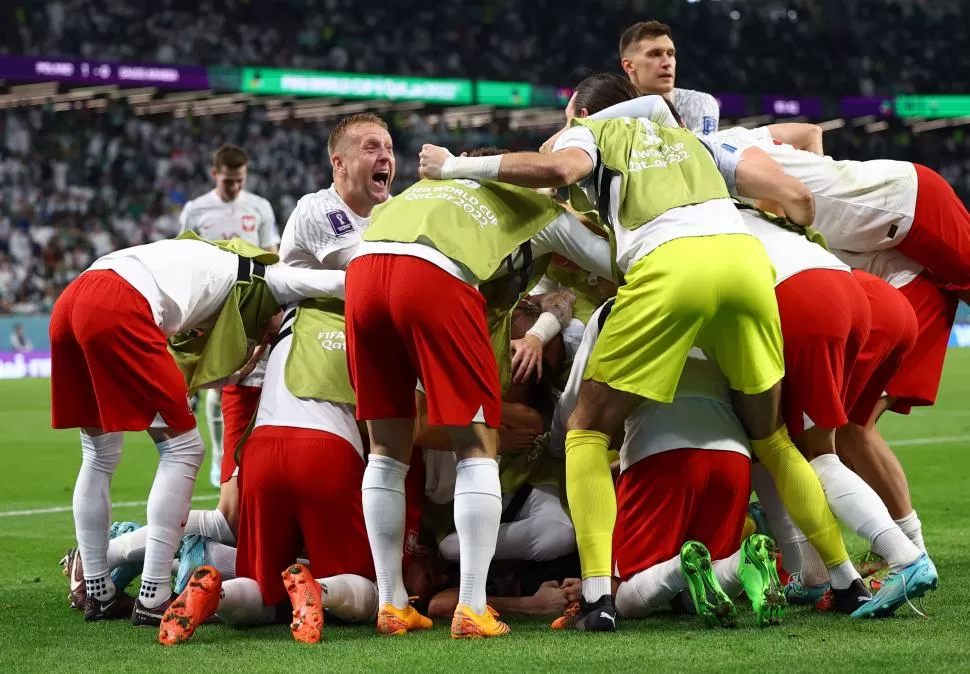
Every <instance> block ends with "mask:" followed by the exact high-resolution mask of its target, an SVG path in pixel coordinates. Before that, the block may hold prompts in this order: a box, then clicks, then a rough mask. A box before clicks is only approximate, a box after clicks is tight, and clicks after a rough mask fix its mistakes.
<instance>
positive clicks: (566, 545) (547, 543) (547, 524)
mask: <svg viewBox="0 0 970 674" xmlns="http://www.w3.org/2000/svg"><path fill="white" fill-rule="evenodd" d="M537 524H538V526H537V527H536V535H535V536H534V537H533V544H532V553H531V555H530V556H529V560H530V561H533V562H547V561H549V560H552V559H558V558H560V557H565V556H566V555H568V554H570V553H572V552H575V551H576V530H575V529H574V528H573V525H572V522H569V521H568V520H545V521H543V522H541V523H537Z"/></svg>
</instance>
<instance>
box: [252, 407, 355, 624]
mask: <svg viewBox="0 0 970 674" xmlns="http://www.w3.org/2000/svg"><path fill="white" fill-rule="evenodd" d="M363 478H364V460H363V459H362V458H361V457H360V455H359V454H358V453H357V450H355V449H354V447H353V445H351V444H350V443H349V442H347V441H346V440H344V439H343V438H341V437H338V436H336V435H333V434H331V433H327V432H325V431H317V430H308V429H303V428H289V427H282V426H259V427H258V428H256V429H255V430H254V431H253V433H252V435H250V436H249V439H248V440H247V441H246V444H245V445H244V446H243V449H242V455H241V462H240V469H239V500H240V505H239V536H238V544H237V548H238V553H237V556H236V574H237V575H239V576H241V577H245V578H252V579H253V580H255V581H256V582H257V583H259V589H260V592H261V593H262V595H263V603H264V604H265V605H266V606H275V605H276V604H278V603H280V602H282V601H284V600H286V598H287V594H286V589H285V588H284V587H283V580H282V578H281V577H280V574H281V573H282V572H283V571H284V570H285V569H286V567H287V566H289V565H290V564H292V563H293V562H294V561H295V560H296V558H297V557H299V556H300V554H301V553H302V552H303V551H304V549H305V550H306V553H307V558H308V559H309V560H310V565H311V567H312V569H313V575H314V577H316V578H327V577H330V576H336V575H339V574H342V573H352V574H356V575H358V576H363V577H364V578H369V579H371V580H374V562H373V561H372V559H371V552H370V545H369V543H368V541H367V530H366V529H365V527H364V510H363V506H362V504H361V496H360V486H361V482H362V480H363Z"/></svg>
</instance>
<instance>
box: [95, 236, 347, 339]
mask: <svg viewBox="0 0 970 674" xmlns="http://www.w3.org/2000/svg"><path fill="white" fill-rule="evenodd" d="M98 269H110V270H112V271H114V272H115V273H116V274H118V275H119V276H120V277H121V278H123V279H125V280H126V281H127V282H128V283H130V284H131V286H132V287H133V288H134V289H135V290H137V291H138V292H139V293H140V294H141V295H142V296H143V297H144V298H145V299H146V300H147V301H148V304H149V306H150V307H151V310H152V314H153V316H154V318H155V324H156V325H158V327H159V328H161V330H162V332H163V333H165V335H166V336H167V337H171V336H172V335H174V334H176V333H178V332H182V331H183V330H188V329H189V328H202V327H208V326H209V325H211V323H212V322H214V320H215V317H216V316H217V315H218V312H219V311H220V310H221V309H222V305H223V304H224V303H225V301H226V298H227V297H228V296H229V291H230V290H231V289H232V287H233V286H234V285H235V284H236V281H237V278H238V274H239V257H238V256H237V255H236V254H234V253H230V252H229V251H225V250H222V249H221V248H217V247H216V246H213V245H211V244H208V243H205V242H204V241H184V240H178V239H163V240H162V241H156V242H154V243H148V244H145V245H142V246H135V247H133V248H125V249H123V250H118V251H115V252H113V253H109V254H108V255H105V256H104V257H102V258H99V259H98V260H96V261H95V262H94V264H92V265H91V266H90V267H89V269H88V271H92V270H98ZM265 280H266V285H267V286H269V289H270V291H271V292H272V293H273V296H274V297H275V298H276V301H277V302H278V303H279V304H281V305H282V304H286V303H288V302H295V301H298V300H301V299H304V298H309V297H330V296H333V297H341V298H342V297H343V294H344V274H343V272H338V271H311V270H308V269H293V268H291V267H287V266H286V265H284V264H274V265H267V266H266V276H265Z"/></svg>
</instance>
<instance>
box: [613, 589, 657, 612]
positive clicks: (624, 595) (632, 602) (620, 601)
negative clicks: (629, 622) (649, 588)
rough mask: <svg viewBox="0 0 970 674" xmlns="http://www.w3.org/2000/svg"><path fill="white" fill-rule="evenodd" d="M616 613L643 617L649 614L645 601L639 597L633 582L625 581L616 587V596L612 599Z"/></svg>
mask: <svg viewBox="0 0 970 674" xmlns="http://www.w3.org/2000/svg"><path fill="white" fill-rule="evenodd" d="M613 605H614V606H615V607H616V611H617V613H619V614H620V615H621V616H622V617H624V618H644V617H646V616H647V615H649V614H650V610H649V609H648V607H647V605H646V603H644V602H643V601H642V600H641V599H640V593H639V592H637V590H636V587H634V585H633V583H631V582H629V581H627V582H624V583H620V585H619V587H617V588H616V597H615V598H614V600H613Z"/></svg>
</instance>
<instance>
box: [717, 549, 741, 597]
mask: <svg viewBox="0 0 970 674" xmlns="http://www.w3.org/2000/svg"><path fill="white" fill-rule="evenodd" d="M713 566H714V577H715V578H717V582H718V584H720V586H721V589H722V590H724V594H726V595H727V596H729V597H731V599H734V598H735V597H737V596H738V595H739V594H741V591H742V590H743V589H744V586H743V585H741V576H740V575H739V574H738V569H739V568H741V551H740V550H738V551H737V552H735V553H734V554H733V555H731V556H730V557H726V558H725V559H715V560H714V565H713Z"/></svg>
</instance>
